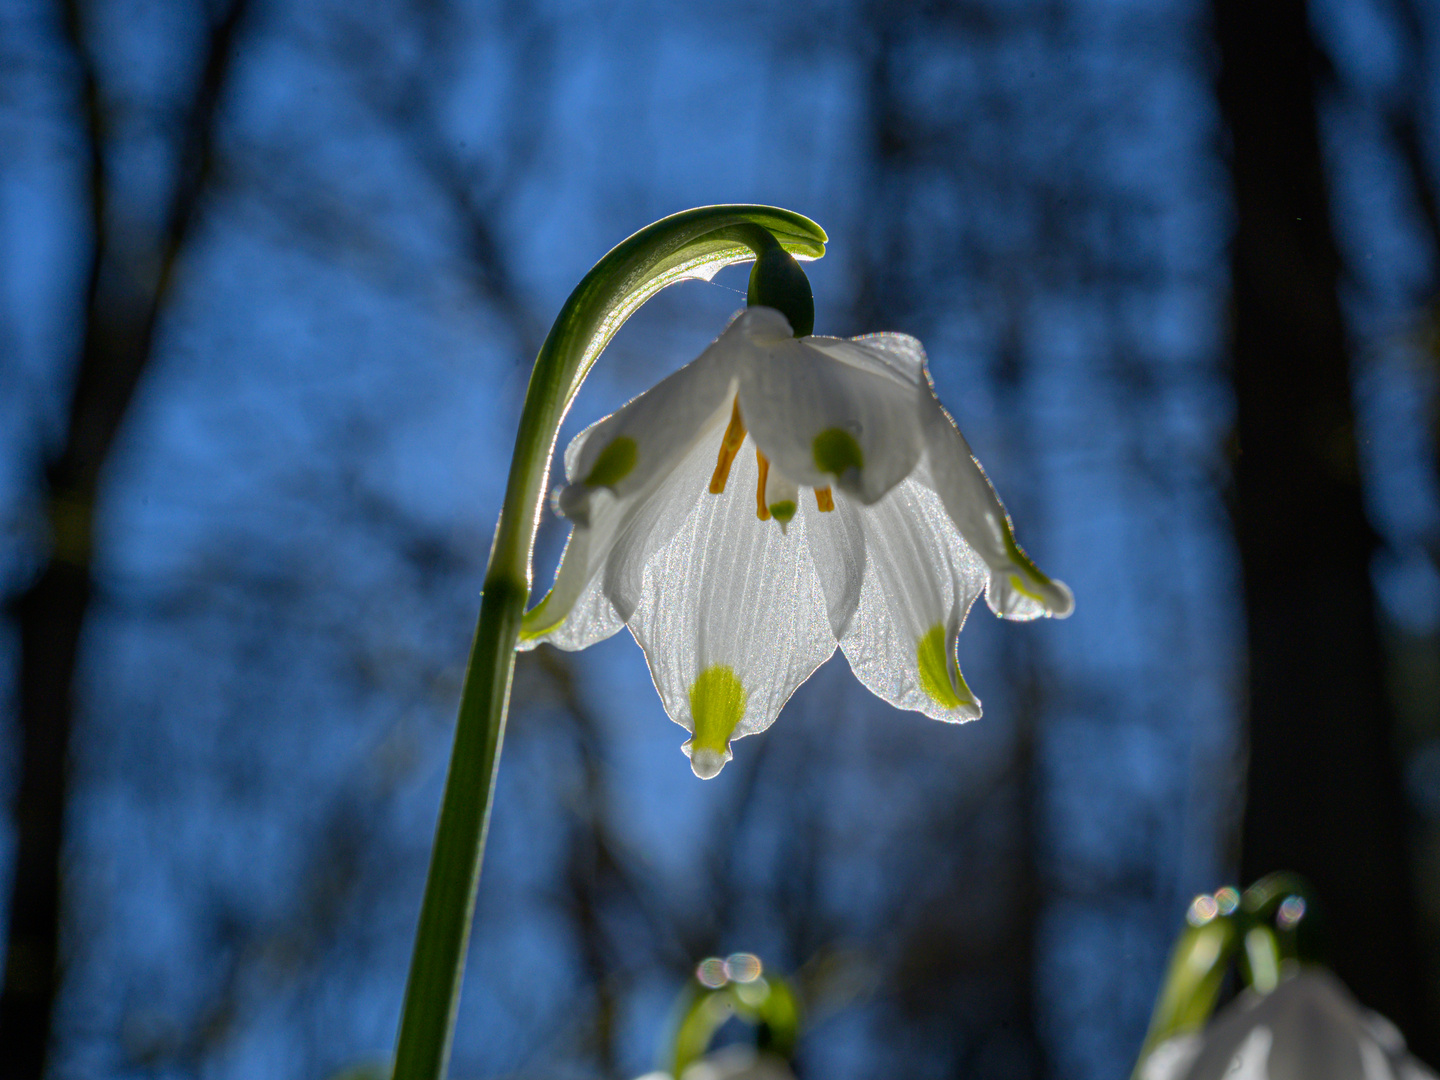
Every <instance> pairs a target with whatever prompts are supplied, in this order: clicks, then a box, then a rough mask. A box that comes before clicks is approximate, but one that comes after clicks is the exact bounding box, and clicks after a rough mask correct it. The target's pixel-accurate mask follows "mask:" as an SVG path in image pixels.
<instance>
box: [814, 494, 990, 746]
mask: <svg viewBox="0 0 1440 1080" xmlns="http://www.w3.org/2000/svg"><path fill="white" fill-rule="evenodd" d="M844 501H845V500H844V497H843V496H837V497H836V500H835V503H836V509H835V514H834V515H816V517H833V516H838V515H839V514H840V513H841V512H842V510H841V508H842V503H844ZM854 512H855V513H856V514H857V516H858V520H859V522H860V526H861V528H862V530H863V532H864V536H865V555H864V558H865V573H864V581H863V584H862V585H861V588H860V603H859V606H858V608H857V609H856V612H855V616H854V618H853V619H852V620H851V622H850V627H849V630H848V632H847V633H846V634H845V636H844V637H843V638H841V639H840V647H841V649H843V650H844V652H845V658H846V659H847V660H849V661H850V669H851V670H852V671H854V672H855V677H856V678H857V679H859V680H860V681H861V682H862V683H864V684H865V686H866V687H867V688H868V689H869V690H870V691H871V692H872V693H874V694H876V695H877V696H879V697H881V698H884V699H885V700H886V701H888V702H890V703H891V704H892V705H895V706H897V707H899V708H902V709H914V710H916V711H918V712H923V713H924V714H925V715H927V716H933V717H934V718H936V719H937V720H952V721H961V720H973V719H975V718H976V717H978V716H979V715H980V702H979V701H978V700H977V699H976V698H975V696H974V694H972V693H971V692H970V689H969V687H967V686H966V685H965V680H964V678H963V677H962V676H961V675H960V668H959V665H958V664H957V662H956V659H955V643H956V640H957V639H958V637H959V635H960V627H961V626H962V625H964V622H965V615H966V613H967V612H968V611H969V610H970V605H971V603H973V602H974V600H975V598H976V597H977V596H979V595H980V590H981V589H982V588H983V586H984V581H985V568H984V565H983V563H982V562H981V561H980V559H979V558H977V557H976V555H975V553H974V552H973V551H971V549H970V548H969V547H967V546H966V545H965V544H964V542H963V541H962V540H961V538H960V535H959V533H958V532H957V531H956V529H955V526H954V524H953V523H952V522H951V521H950V519H949V517H948V516H947V515H946V513H945V509H944V507H943V506H942V505H941V503H940V499H939V497H938V496H936V494H935V493H934V492H933V491H932V490H930V489H929V487H928V486H926V484H924V483H923V482H922V479H921V478H919V477H916V478H911V479H909V480H906V481H905V482H904V483H902V484H900V485H899V486H898V487H896V488H895V489H894V490H892V491H891V492H890V493H889V494H888V495H886V496H885V498H883V499H881V500H880V501H879V502H877V503H876V504H875V505H874V506H871V507H869V508H865V509H858V510H856V511H854ZM827 524H828V523H827ZM819 527H820V526H817V530H818V528H819ZM831 527H832V528H839V527H840V525H839V522H837V523H836V525H834V526H831ZM816 550H817V551H818V550H820V548H819V545H818V544H817V545H816Z"/></svg>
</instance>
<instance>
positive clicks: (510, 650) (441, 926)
mask: <svg viewBox="0 0 1440 1080" xmlns="http://www.w3.org/2000/svg"><path fill="white" fill-rule="evenodd" d="M825 241H826V236H825V232H824V230H823V229H821V228H820V226H818V225H816V224H815V223H814V222H813V221H811V220H810V219H808V218H805V217H802V216H801V215H799V214H795V213H791V212H790V211H788V210H781V209H778V208H776V207H770V206H707V207H701V208H699V209H696V210H687V211H684V212H683V213H679V214H674V215H672V216H670V217H668V218H665V219H663V220H661V221H658V222H656V223H655V224H653V225H650V226H648V227H646V228H644V229H641V230H640V231H639V232H638V233H636V234H635V235H634V236H631V237H630V238H629V239H628V240H626V241H624V242H623V243H621V244H620V245H619V246H617V247H616V248H614V249H613V250H612V251H610V253H609V254H607V255H606V256H605V257H604V258H603V259H601V260H600V261H599V262H598V263H596V264H595V267H594V269H592V270H591V271H590V272H589V273H588V274H586V275H585V277H584V279H583V280H581V282H580V284H579V285H577V286H576V287H575V291H574V292H572V293H571V294H570V298H569V299H568V300H566V302H565V306H564V307H563V308H561V309H560V314H559V316H558V317H557V318H556V319H555V324H554V326H552V327H551V329H550V333H549V335H547V337H546V338H545V343H544V344H543V345H542V346H541V348H540V354H539V356H538V357H537V358H536V360H535V367H534V370H533V371H532V373H531V376H530V385H529V388H528V389H527V391H526V394H525V404H524V406H523V408H522V410H521V414H520V428H519V432H518V433H517V434H516V437H515V451H514V455H513V456H512V458H511V461H510V478H509V481H508V483H507V485H506V489H505V502H504V504H503V505H502V507H501V510H500V519H499V521H498V522H497V523H496V526H495V540H494V543H493V544H492V546H491V549H490V561H489V564H488V566H487V568H486V572H485V585H484V592H483V594H482V596H481V604H480V616H479V620H478V623H477V625H476V629H475V636H474V639H473V640H472V642H471V647H470V660H469V663H468V665H467V667H466V669H465V682H464V685H463V687H462V689H461V692H460V713H459V718H458V720H457V722H456V728H455V744H454V747H453V749H452V751H451V755H450V769H449V773H448V775H447V776H446V779H445V794H444V797H443V799H442V801H441V806H440V818H439V822H438V824H437V825H436V830H435V844H434V847H433V849H432V851H431V856H430V871H429V875H428V877H427V879H426V883H425V898H424V901H423V902H422V904H421V909H420V921H419V926H418V927H417V929H416V934H415V949H414V952H413V953H412V955H411V960H410V975H409V980H408V981H407V983H406V987H405V1001H404V1005H403V1011H402V1014H401V1018H400V1033H399V1038H398V1041H397V1044H396V1048H395V1069H394V1073H393V1076H394V1078H395V1080H441V1078H442V1077H443V1076H444V1075H445V1068H446V1065H447V1062H448V1060H449V1056H450V1045H451V1041H452V1038H453V1034H454V1026H455V1015H456V1009H457V1007H458V1005H459V1000H460V982H461V978H462V976H463V974H464V967H465V949H466V945H467V943H468V941H469V937H470V922H471V918H472V915H473V913H474V909H475V893H476V889H477V887H478V885H479V881H480V863H481V857H482V855H483V853H484V849H485V836H486V832H487V830H488V827H489V820H490V806H491V801H492V796H493V792H494V780H495V772H496V768H497V766H498V764H499V760H500V748H501V745H502V742H503V738H504V731H505V716H506V710H507V707H508V704H509V698H510V681H511V676H512V675H513V673H514V670H515V642H516V640H517V638H518V637H519V633H520V618H521V615H522V614H523V613H524V610H525V604H526V601H527V600H528V599H529V596H530V583H531V565H530V559H531V551H532V548H533V546H534V543H535V530H536V527H537V526H538V524H539V517H540V509H541V507H542V505H543V501H542V500H543V497H544V494H545V490H546V487H547V485H548V482H549V474H550V459H551V457H552V455H553V454H554V451H555V440H556V437H557V436H558V434H559V431H560V423H561V421H562V420H563V419H564V418H565V413H566V412H567V411H568V409H569V408H570V405H571V403H572V402H573V401H574V399H575V395H576V393H577V392H578V391H579V389H580V385H581V383H582V382H584V380H585V376H586V375H587V374H588V373H589V371H590V368H591V366H592V365H593V364H594V363H595V360H596V359H597V358H598V357H599V355H600V353H601V351H602V350H603V349H604V348H605V346H606V345H607V344H608V343H609V341H610V339H611V338H612V337H614V336H615V333H616V331H618V330H619V329H620V327H621V325H622V324H624V322H625V320H626V319H628V318H629V317H630V316H631V315H633V314H634V313H635V311H636V310H638V309H639V307H640V306H641V305H642V304H643V303H644V302H645V301H646V300H648V299H649V298H650V297H651V296H653V295H655V293H657V292H659V291H660V290H661V289H663V288H664V287H665V286H667V285H671V284H674V283H675V282H677V281H683V280H685V279H687V278H709V277H711V276H712V275H713V274H714V273H715V271H716V270H718V269H720V268H721V267H723V266H728V265H731V264H733V263H738V262H746V261H749V260H751V259H763V258H764V257H765V256H766V254H767V252H768V253H770V260H771V262H772V263H779V262H785V261H788V262H789V263H790V264H792V265H793V264H794V260H793V258H789V256H788V255H787V256H786V259H783V260H781V259H778V258H777V256H776V255H775V254H774V252H776V251H777V250H778V251H780V252H782V253H792V254H794V255H800V256H804V257H808V258H814V259H818V258H820V257H821V256H822V255H824V254H825ZM782 276H783V273H782ZM753 277H754V276H753V275H752V286H753ZM801 277H803V274H802V275H801ZM767 281H768V277H767ZM764 287H766V288H770V286H768V285H766V286H764ZM772 291H774V290H773V289H772ZM793 291H794V288H793V284H792V285H791V286H790V288H789V292H788V293H786V294H785V296H782V297H781V299H782V300H783V301H784V302H785V303H787V304H789V305H790V306H791V307H792V309H793V308H794V304H793V297H791V298H789V299H786V297H788V296H789V295H790V293H793ZM805 293H806V295H807V297H808V294H809V286H808V283H807V284H806V286H805ZM762 302H766V301H762ZM781 310H782V311H784V308H782V309H781ZM810 312H811V314H810V319H811V321H812V322H813V318H814V307H813V301H812V302H811V308H810ZM798 314H799V312H798V311H797V312H796V315H798ZM786 317H787V318H790V319H791V322H792V326H794V325H795V317H796V316H792V315H791V314H790V313H788V312H787V313H786ZM795 329H796V331H797V333H798V332H799V327H798V326H795ZM806 332H807V333H808V332H809V327H807V328H806Z"/></svg>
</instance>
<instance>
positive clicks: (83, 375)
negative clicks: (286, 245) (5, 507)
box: [0, 0, 246, 1080]
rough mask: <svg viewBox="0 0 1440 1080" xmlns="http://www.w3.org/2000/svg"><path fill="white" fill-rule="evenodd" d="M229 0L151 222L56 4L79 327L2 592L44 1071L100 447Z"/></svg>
mask: <svg viewBox="0 0 1440 1080" xmlns="http://www.w3.org/2000/svg"><path fill="white" fill-rule="evenodd" d="M245 6H246V5H245V0H232V2H230V3H229V4H227V5H226V6H225V7H224V8H223V10H222V11H221V12H220V14H219V15H218V16H217V17H216V18H215V19H214V20H213V21H212V23H211V25H210V27H209V29H208V36H207V39H206V41H205V42H204V43H203V60H202V62H201V63H200V65H199V71H200V77H199V80H198V83H197V85H196V87H195V90H194V93H193V96H192V97H191V99H190V101H189V102H188V104H187V107H186V108H185V109H183V111H182V115H181V117H180V120H179V123H178V127H177V129H176V132H175V136H174V138H175V145H174V151H175V161H176V163H177V164H176V170H175V174H174V179H173V184H172V188H171V191H170V193H169V198H168V200H167V202H166V204H165V206H164V207H163V212H162V213H161V214H160V215H159V217H158V224H157V226H156V228H155V229H154V231H150V232H141V233H138V234H137V232H136V230H135V229H134V228H133V223H127V224H129V226H130V227H127V228H121V227H120V225H119V222H117V215H116V213H115V211H116V207H115V205H114V199H113V192H112V190H111V187H110V176H109V172H108V165H109V161H108V155H109V153H110V151H111V147H110V146H109V145H108V138H109V133H108V131H107V120H106V102H105V97H104V88H103V87H102V86H101V85H100V84H99V81H98V75H97V64H96V62H95V60H94V58H93V56H92V54H91V49H90V46H89V43H88V42H87V40H86V37H87V28H86V27H85V25H84V19H83V12H82V10H81V7H80V5H79V4H78V2H76V0H71V2H69V3H67V4H66V5H65V7H64V12H63V25H64V28H65V35H66V43H67V45H68V46H69V50H70V52H71V53H72V55H73V59H74V61H75V67H76V71H77V72H78V76H77V82H78V86H77V87H76V94H75V102H76V110H77V112H78V114H79V115H78V117H77V125H76V126H77V127H78V128H79V129H80V130H81V131H82V133H83V137H84V139H85V141H86V145H87V152H88V159H89V160H88V165H89V170H88V171H89V175H88V177H87V182H88V188H89V206H88V217H87V220H86V228H87V232H88V234H89V235H88V240H89V242H90V245H91V249H90V258H89V268H88V272H87V274H86V279H85V280H86V284H85V290H86V291H85V298H84V305H83V311H84V332H83V335H82V341H81V345H80V355H79V357H78V363H77V366H76V371H75V376H74V382H73V388H72V390H71V393H70V403H69V412H68V422H67V424H66V426H65V430H64V434H63V435H62V437H61V439H60V442H59V445H57V446H54V447H49V448H46V449H45V450H44V451H43V452H42V453H43V469H42V470H40V471H42V473H43V494H42V500H43V503H44V506H45V508H46V513H47V516H48V522H47V524H48V528H49V541H50V542H49V551H48V554H47V555H46V557H45V562H44V565H43V567H42V568H41V570H40V572H39V573H38V574H37V575H36V577H35V578H34V580H33V581H31V582H30V583H29V584H28V585H27V586H26V588H25V589H24V591H23V592H22V593H21V594H20V595H18V596H16V597H14V598H12V600H11V601H10V606H11V609H12V611H13V612H14V617H15V620H16V623H17V624H18V628H19V641H20V665H19V677H18V694H17V697H18V703H19V719H20V725H19V726H20V733H21V738H22V752H21V759H20V770H19V771H20V781H19V789H18V792H17V795H16V800H15V807H14V818H15V823H16V834H17V843H16V857H15V869H14V884H13V886H12V889H11V895H10V905H9V933H8V941H7V945H6V954H5V955H6V963H5V979H4V990H3V993H0V1046H3V1047H4V1048H5V1052H4V1054H3V1057H0V1069H3V1070H4V1074H5V1076H6V1077H15V1078H35V1080H38V1078H39V1077H41V1076H42V1075H43V1074H44V1071H45V1062H46V1055H47V1050H48V1046H49V1042H50V1032H51V1020H52V1016H53V1013H54V1006H55V1000H56V995H57V993H58V990H59V980H60V950H59V941H60V925H61V905H62V895H61V893H62V889H61V871H60V858H61V852H62V849H63V847H64V818H65V809H66V805H67V795H68V792H69V786H68V783H67V764H68V759H69V751H70V737H71V732H72V729H73V726H74V698H75V675H76V658H77V655H78V651H79V647H80V640H81V635H82V632H83V629H84V626H85V621H86V613H87V609H88V607H89V605H90V600H91V591H92V583H91V552H92V539H93V538H92V519H93V511H94V506H95V500H96V494H97V491H98V489H99V487H100V483H101V480H102V476H103V470H104V466H105V461H106V458H107V455H108V454H109V452H110V448H111V446H112V445H113V443H114V441H115V436H116V433H117V431H118V430H119V428H120V425H121V423H122V422H123V421H124V418H125V414H126V410H127V409H128V408H129V405H130V402H131V399H132V397H133V396H134V393H135V389H136V387H137V386H138V384H139V382H140V379H141V377H142V376H143V374H144V372H145V367H146V364H147V362H148V361H149V359H150V355H151V346H152V343H153V341H154V337H155V328H156V324H157V322H158V320H159V317H160V314H161V312H162V310H163V309H164V305H165V300H166V296H167V294H168V292H169V290H170V287H171V285H172V283H173V280H174V274H175V269H176V264H177V261H178V259H179V257H180V255H181V252H182V249H183V248H184V245H185V242H186V239H187V237H188V236H189V235H190V233H191V229H192V226H193V224H194V222H195V220H196V217H197V215H198V213H199V212H200V209H201V207H202V204H203V197H204V190H205V182H206V177H207V175H208V172H209V168H210V161H211V152H212V147H213V143H214V139H215V128H216V117H217V111H218V107H219V103H220V100H221V96H222V93H223V89H224V86H225V80H226V75H227V73H228V71H229V67H230V61H231V58H232V55H233V52H234V48H235V42H236V36H237V33H238V29H239V27H240V24H241V20H242V16H243V15H244V12H245Z"/></svg>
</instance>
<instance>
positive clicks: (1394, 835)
mask: <svg viewBox="0 0 1440 1080" xmlns="http://www.w3.org/2000/svg"><path fill="white" fill-rule="evenodd" d="M1214 18H1215V31H1216V35H1217V41H1218V44H1219V53H1220V73H1219V82H1218V94H1219V103H1220V109H1221V114H1222V117H1223V120H1224V123H1225V128H1226V133H1227V135H1228V138H1229V166H1230V175H1231V179H1232V183H1233V197H1234V206H1235V232H1234V235H1233V238H1232V246H1231V259H1230V262H1231V272H1232V286H1231V287H1232V291H1233V295H1232V312H1233V327H1232V338H1231V346H1230V348H1231V377H1232V381H1233V386H1234V390H1235V400H1236V408H1237V428H1238V431H1237V434H1238V439H1237V443H1238V456H1237V457H1236V460H1235V467H1234V516H1235V529H1236V536H1237V539H1238V542H1239V550H1240V558H1241V562H1242V566H1243V575H1244V587H1245V603H1246V616H1247V626H1248V633H1249V751H1250V754H1249V768H1248V774H1247V803H1246V809H1245V817H1244V825H1243V837H1242V852H1241V860H1240V862H1241V867H1240V870H1241V877H1242V879H1244V880H1245V881H1250V880H1253V879H1255V878H1257V877H1259V876H1260V875H1262V874H1264V873H1266V872H1268V871H1271V870H1276V869H1281V868H1289V869H1292V870H1295V871H1297V872H1299V873H1301V874H1303V875H1305V876H1306V877H1308V878H1309V879H1310V880H1311V881H1312V882H1313V883H1314V885H1315V887H1316V890H1317V893H1318V895H1319V896H1320V897H1321V899H1322V902H1323V905H1324V911H1325V913H1326V916H1327V922H1328V926H1329V931H1330V933H1329V940H1330V946H1331V949H1332V953H1333V960H1334V965H1335V968H1336V970H1337V972H1338V973H1339V974H1340V976H1341V977H1342V978H1343V979H1345V981H1346V982H1347V983H1348V984H1349V985H1350V986H1351V988H1352V989H1353V990H1354V991H1355V993H1356V995H1357V996H1358V997H1359V998H1360V1000H1362V1001H1364V1002H1365V1003H1366V1004H1367V1005H1368V1006H1370V1007H1372V1008H1375V1009H1378V1010H1379V1011H1381V1012H1382V1013H1384V1014H1385V1015H1387V1016H1389V1017H1390V1018H1391V1019H1393V1020H1394V1021H1395V1022H1396V1023H1397V1024H1399V1025H1400V1027H1401V1028H1402V1029H1403V1030H1404V1031H1405V1032H1406V1034H1407V1035H1408V1036H1409V1037H1410V1039H1411V1040H1412V1043H1413V1045H1414V1048H1415V1050H1416V1051H1417V1053H1419V1054H1420V1055H1421V1056H1422V1057H1426V1056H1432V1057H1433V1055H1434V1054H1435V1051H1436V1041H1435V1040H1436V1036H1435V1032H1436V1031H1437V1030H1440V1024H1437V1023H1436V1022H1435V1018H1434V1014H1433V1013H1428V1012H1427V1011H1426V1009H1425V1005H1424V997H1423V993H1422V981H1421V967H1420V957H1419V954H1418V952H1417V949H1416V944H1415V941H1416V938H1415V918H1414V912H1413V901H1412V890H1411V877H1410V862H1409V850H1408V847H1407V843H1406V827H1407V823H1406V816H1405V808H1404V804H1403V795H1402V788H1401V784H1400V777H1399V770H1398V767H1397V764H1396V760H1395V757H1394V753H1393V750H1392V746H1391V733H1392V723H1393V721H1392V708H1391V704H1390V702H1389V701H1388V700H1387V696H1386V688H1385V678H1384V675H1385V672H1384V657H1383V654H1382V648H1381V640H1380V635H1379V630H1378V624H1377V616H1376V606H1375V605H1376V600H1375V594H1374V589H1373V586H1372V583H1371V578H1370V563H1371V557H1372V554H1373V552H1374V550H1375V546H1376V538H1375V535H1374V533H1373V532H1372V529H1371V527H1370V524H1369V522H1368V521H1367V519H1366V516H1365V509H1364V505H1363V492H1362V485H1361V475H1360V470H1359V466H1358V456H1357V447H1356V436H1355V416H1354V409H1353V407H1352V397H1351V363H1350V352H1349V348H1348V341H1347V334H1346V326H1345V323H1344V320H1343V317H1342V312H1341V306H1340V296H1339V286H1340V282H1341V276H1342V272H1343V270H1342V264H1341V258H1340V255H1339V252H1338V250H1337V246H1336V241H1335V237H1334V232H1333V228H1332V222H1331V218H1330V200H1329V196H1328V192H1327V183H1326V174H1325V167H1324V160H1323V157H1322V152H1321V141H1320V134H1319V120H1318V108H1317V94H1318V90H1319V86H1320V74H1321V67H1320V63H1319V55H1318V53H1317V51H1316V47H1315V44H1314V42H1313V41H1312V38H1311V32H1310V29H1309V23H1308V13H1307V11H1306V6H1305V4H1304V0H1275V2H1273V3H1265V4H1256V3H1250V2H1247V0H1217V2H1216V4H1215V6H1214Z"/></svg>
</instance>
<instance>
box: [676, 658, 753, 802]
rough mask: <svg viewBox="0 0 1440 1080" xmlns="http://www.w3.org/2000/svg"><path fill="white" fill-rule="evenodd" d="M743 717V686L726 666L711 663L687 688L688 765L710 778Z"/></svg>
mask: <svg viewBox="0 0 1440 1080" xmlns="http://www.w3.org/2000/svg"><path fill="white" fill-rule="evenodd" d="M744 715H745V687H744V686H742V685H741V683H740V680H739V678H738V677H736V675H735V671H734V669H733V668H731V667H730V666H729V665H728V664H711V665H710V666H709V667H707V668H706V669H705V670H704V671H702V672H700V674H699V676H698V677H697V678H696V679H695V682H694V683H693V684H691V686H690V716H691V717H692V718H693V719H694V721H695V733H694V735H693V736H692V738H691V739H690V743H689V746H690V764H691V767H692V768H694V770H695V774H696V775H697V776H700V777H702V778H704V779H707V780H708V779H709V778H710V777H712V776H714V775H715V774H716V773H718V772H719V771H720V769H721V767H722V766H724V764H725V762H726V761H727V760H729V757H730V736H731V734H733V733H734V731H735V728H736V726H737V725H738V724H739V723H740V718H741V717H742V716H744Z"/></svg>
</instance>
